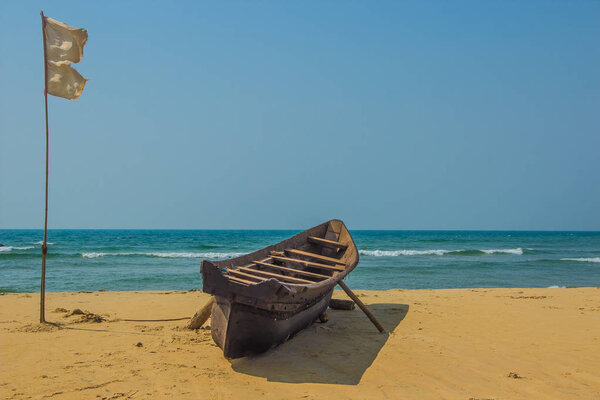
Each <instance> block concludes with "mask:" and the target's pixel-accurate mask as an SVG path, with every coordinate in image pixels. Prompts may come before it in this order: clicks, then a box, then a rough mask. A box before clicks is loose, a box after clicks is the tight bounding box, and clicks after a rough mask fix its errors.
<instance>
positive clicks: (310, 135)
mask: <svg viewBox="0 0 600 400" xmlns="http://www.w3.org/2000/svg"><path fill="white" fill-rule="evenodd" d="M42 9H43V10H44V12H45V13H46V15H48V16H50V17H53V18H55V19H58V20H60V21H63V22H65V23H68V24H70V25H74V26H77V27H84V28H87V29H88V33H89V40H88V44H87V46H86V48H85V51H84V59H83V61H82V62H81V63H80V64H77V65H76V68H77V69H78V70H79V72H80V73H81V74H82V75H83V76H85V77H87V78H88V79H89V82H88V85H87V86H86V89H85V91H84V92H83V95H82V96H81V98H80V99H78V100H75V101H68V100H64V99H60V98H54V97H51V98H50V104H49V107H50V128H51V132H50V134H51V148H50V150H51V160H50V163H51V180H50V188H51V193H50V220H49V225H50V227H51V228H304V227H308V226H311V225H314V224H317V223H319V222H321V221H324V220H327V219H330V218H342V219H344V220H345V221H346V223H347V224H348V226H349V227H350V228H351V229H559V230H563V229H564V230H590V229H591V230H598V229H600V73H599V71H600V46H599V43H600V3H599V2H593V1H576V2H567V1H564V2H546V1H535V2H521V1H513V2H501V1H497V2H490V1H472V2H446V1H439V2H423V1H413V2H401V1H392V2H367V1H361V2H356V1H325V2H322V1H308V2H307V1H302V2H300V1H297V2H280V1H270V2H246V1H238V2H225V1H223V2H191V1H190V2H166V1H164V2H149V1H139V2H136V1H127V2H120V1H119V2H117V1H114V2H82V1H68V2H65V1H52V2H39V1H38V2H36V1H26V2H23V1H2V2H1V3H0V55H1V56H0V228H40V227H42V226H43V189H44V179H43V174H44V102H43V95H42V94H43V93H42V88H43V64H42V37H41V32H40V17H39V12H40V10H42Z"/></svg>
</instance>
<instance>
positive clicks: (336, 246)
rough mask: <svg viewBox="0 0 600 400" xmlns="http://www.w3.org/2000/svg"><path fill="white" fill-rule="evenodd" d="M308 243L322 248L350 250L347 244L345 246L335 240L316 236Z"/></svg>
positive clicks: (310, 237) (310, 238)
mask: <svg viewBox="0 0 600 400" xmlns="http://www.w3.org/2000/svg"><path fill="white" fill-rule="evenodd" d="M308 241H309V242H311V243H315V244H320V245H321V246H325V247H331V248H334V249H346V248H348V245H347V244H343V243H340V242H336V241H334V240H328V239H323V238H320V237H316V236H309V237H308Z"/></svg>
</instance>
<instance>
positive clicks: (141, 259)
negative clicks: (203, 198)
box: [0, 230, 600, 292]
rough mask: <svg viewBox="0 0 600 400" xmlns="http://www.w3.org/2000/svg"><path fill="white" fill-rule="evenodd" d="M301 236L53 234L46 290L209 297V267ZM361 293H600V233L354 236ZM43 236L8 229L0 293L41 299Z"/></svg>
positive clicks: (0, 260) (354, 284) (355, 279)
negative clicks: (203, 270) (205, 288)
mask: <svg viewBox="0 0 600 400" xmlns="http://www.w3.org/2000/svg"><path fill="white" fill-rule="evenodd" d="M297 232H299V231H294V230H50V231H49V232H48V242H49V243H48V259H47V270H46V271H47V272H46V290H47V291H51V292H65V291H96V290H107V291H119V290H134V291H142V290H189V289H200V288H202V277H201V274H200V263H201V261H202V260H203V259H210V260H222V259H225V258H230V257H236V256H238V255H242V254H245V253H249V252H252V251H255V250H258V249H261V248H263V247H266V246H267V245H269V244H274V243H277V242H279V241H281V240H283V239H286V238H288V237H290V236H292V235H294V234H295V233H297ZM351 233H352V236H353V237H354V240H355V242H356V245H357V247H358V249H359V253H360V262H359V264H358V266H357V267H356V269H355V270H354V271H353V272H352V273H351V274H350V275H349V276H348V277H347V278H346V280H345V282H346V283H347V284H348V285H349V286H350V287H351V288H354V289H392V288H406V289H439V288H495V287H504V288H506V287H540V288H547V287H552V288H557V287H570V286H600V232H523V231H516V232H509V231H374V230H373V231H352V232H351ZM42 238H43V233H42V231H40V230H0V243H1V244H2V245H3V246H1V247H0V292H35V291H38V290H39V286H40V275H41V243H42V242H41V240H42Z"/></svg>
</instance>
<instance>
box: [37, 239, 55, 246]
mask: <svg viewBox="0 0 600 400" xmlns="http://www.w3.org/2000/svg"><path fill="white" fill-rule="evenodd" d="M32 243H33V244H39V245H42V244H44V241H43V240H40V241H37V242H32ZM46 244H47V245H48V246H52V245H53V244H55V243H52V242H46Z"/></svg>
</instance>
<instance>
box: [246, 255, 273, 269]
mask: <svg viewBox="0 0 600 400" xmlns="http://www.w3.org/2000/svg"><path fill="white" fill-rule="evenodd" d="M270 259H271V257H266V258H263V259H262V260H259V261H260V262H266V261H269V260H270ZM254 263H255V261H253V262H251V263H250V264H246V265H242V267H251V266H253V265H254Z"/></svg>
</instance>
